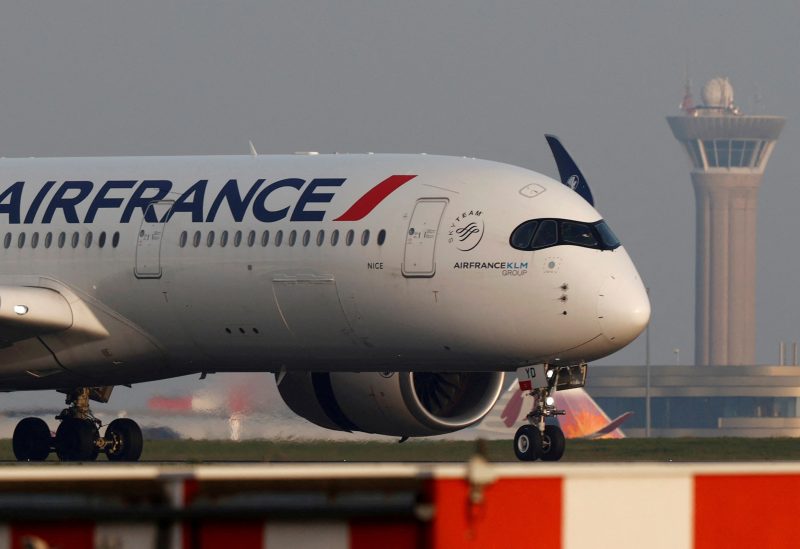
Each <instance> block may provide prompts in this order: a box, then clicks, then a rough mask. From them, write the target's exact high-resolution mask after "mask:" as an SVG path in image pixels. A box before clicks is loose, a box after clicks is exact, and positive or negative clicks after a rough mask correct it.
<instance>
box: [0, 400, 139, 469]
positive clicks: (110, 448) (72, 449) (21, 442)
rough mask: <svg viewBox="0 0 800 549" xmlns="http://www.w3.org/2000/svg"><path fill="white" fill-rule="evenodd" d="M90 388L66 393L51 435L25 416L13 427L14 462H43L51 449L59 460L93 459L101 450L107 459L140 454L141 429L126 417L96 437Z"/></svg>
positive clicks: (40, 422) (128, 458) (98, 424)
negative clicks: (64, 404) (57, 421)
mask: <svg viewBox="0 0 800 549" xmlns="http://www.w3.org/2000/svg"><path fill="white" fill-rule="evenodd" d="M91 391H92V389H89V388H87V387H81V388H79V389H75V390H73V391H70V392H68V393H67V398H66V403H67V405H68V407H67V408H64V410H62V411H61V413H60V414H58V415H57V416H56V419H57V420H60V421H61V424H60V425H59V426H58V429H57V430H56V434H55V436H52V435H51V434H50V428H49V427H48V426H47V423H45V422H44V421H43V420H42V419H39V418H37V417H26V418H25V419H23V420H22V421H20V422H19V423H18V424H17V427H16V428H15V429H14V437H13V439H12V446H13V448H14V455H15V456H16V458H17V460H18V461H44V460H46V459H47V456H48V455H49V454H50V452H51V451H55V453H56V455H57V456H58V459H60V460H61V461H94V460H96V459H97V456H98V455H99V454H100V452H104V453H105V454H106V456H107V457H108V460H109V461H137V460H138V459H139V456H141V455H142V445H143V441H142V430H141V429H140V428H139V425H137V424H136V422H135V421H133V420H131V419H128V418H119V419H115V420H114V421H112V422H111V423H109V424H108V426H107V427H106V431H105V434H104V435H103V436H100V427H101V426H102V424H101V422H100V420H99V419H97V418H96V417H94V415H92V411H91V410H90V409H89V397H90V394H91Z"/></svg>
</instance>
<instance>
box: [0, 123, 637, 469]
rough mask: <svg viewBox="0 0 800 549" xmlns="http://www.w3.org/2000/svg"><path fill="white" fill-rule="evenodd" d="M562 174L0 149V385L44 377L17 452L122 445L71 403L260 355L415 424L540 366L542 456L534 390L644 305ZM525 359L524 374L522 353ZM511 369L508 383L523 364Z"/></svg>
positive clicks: (135, 447)
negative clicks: (56, 399)
mask: <svg viewBox="0 0 800 549" xmlns="http://www.w3.org/2000/svg"><path fill="white" fill-rule="evenodd" d="M548 141H549V142H550V145H551V147H552V148H553V152H554V154H555V156H556V161H557V163H558V167H559V171H560V173H561V179H562V181H563V183H564V184H562V183H559V182H557V181H554V180H552V179H550V178H548V177H546V176H544V175H541V174H538V173H536V172H532V171H529V170H526V169H522V168H518V167H514V166H509V165H505V164H499V163H494V162H488V161H483V160H475V159H469V158H452V157H441V156H427V155H377V154H376V155H372V154H368V155H317V154H312V153H308V154H297V155H283V156H258V155H257V154H255V151H253V154H251V155H249V156H212V157H160V158H159V157H155V158H139V157H129V158H53V159H2V160H0V223H2V231H0V239H2V240H0V254H2V258H3V260H2V262H0V345H2V346H1V347H0V390H2V391H20V390H33V389H55V390H58V391H60V392H62V393H65V394H66V404H67V407H66V408H65V409H64V410H63V411H62V412H61V413H60V414H59V415H58V416H57V417H56V419H57V420H59V421H60V424H59V425H58V428H57V430H56V432H55V436H52V435H51V432H50V429H49V427H48V425H47V424H46V423H45V422H44V421H43V420H41V419H38V418H32V417H31V418H25V419H23V420H22V421H20V422H19V423H18V425H17V427H16V429H15V431H14V436H13V448H14V453H15V455H16V457H17V458H18V459H19V460H31V461H36V460H43V459H46V458H47V456H48V454H49V453H50V452H51V451H55V452H56V454H57V455H58V457H59V458H60V459H61V460H64V461H76V460H92V459H95V458H96V457H97V455H98V453H100V452H103V453H105V454H106V455H107V457H108V459H110V460H114V461H135V460H137V459H138V458H139V456H140V454H141V451H142V437H141V430H140V429H139V427H138V425H137V424H136V423H135V422H134V421H133V420H131V419H128V418H120V419H117V420H114V421H112V422H111V423H110V424H109V425H108V426H107V427H106V429H105V431H104V434H100V429H101V427H103V426H102V425H101V422H100V421H99V420H97V419H96V418H95V417H94V416H93V415H92V412H91V409H90V406H89V401H90V400H95V401H99V402H106V401H107V400H108V398H109V396H110V394H111V390H112V389H113V387H114V386H115V385H130V384H133V383H139V382H144V381H150V380H158V379H166V378H170V377H175V376H181V375H186V374H189V373H200V374H201V375H205V374H206V373H211V372H223V371H264V372H274V373H275V374H276V376H277V379H278V382H279V390H280V394H281V396H282V398H283V399H284V400H285V401H286V403H287V404H288V406H289V407H290V408H291V409H292V410H293V411H295V412H296V413H298V414H299V415H300V416H302V417H304V418H306V419H308V420H310V421H312V422H313V423H316V424H318V425H321V426H323V427H326V428H329V429H338V430H346V431H364V432H369V433H381V434H386V435H396V436H400V437H411V436H429V435H437V434H442V433H447V432H452V431H455V430H458V429H463V428H465V427H468V426H470V425H473V424H475V423H477V422H478V421H480V420H481V419H482V418H483V417H484V416H485V415H486V414H487V413H488V412H489V411H490V410H491V408H492V406H493V405H494V403H495V402H496V401H497V399H498V398H499V397H500V394H501V392H502V389H503V379H504V372H509V371H514V370H517V369H520V368H522V370H520V371H526V372H529V374H528V376H529V377H530V375H534V374H535V372H536V371H538V372H540V376H539V380H540V381H541V383H534V384H533V386H532V387H531V390H532V392H534V393H535V394H536V395H537V397H540V398H538V402H539V403H540V404H539V405H538V406H537V408H536V409H535V410H534V411H533V412H532V413H531V414H529V416H528V424H526V425H524V426H523V427H521V428H520V430H519V431H518V433H517V435H516V436H515V449H516V451H517V454H518V455H519V456H520V459H537V458H542V459H558V458H560V457H561V453H563V447H564V437H563V433H561V432H560V431H559V430H558V429H557V428H556V429H555V430H553V429H552V428H551V427H550V426H547V427H545V424H544V419H545V417H548V416H551V415H553V414H557V413H559V411H558V410H555V407H554V406H553V405H552V399H551V398H549V395H550V392H551V391H552V390H554V389H555V388H556V387H558V389H560V390H563V389H565V388H570V387H575V386H581V385H582V383H583V380H584V379H585V372H586V363H587V362H588V361H590V360H594V359H597V358H600V357H603V356H606V355H608V354H610V353H613V352H614V351H616V350H618V349H620V348H622V347H624V346H625V345H626V344H627V343H629V342H630V341H632V340H633V339H634V338H636V336H638V335H639V333H641V331H642V330H643V329H644V327H645V325H646V324H647V322H648V319H649V315H650V304H649V301H648V298H647V295H646V293H645V290H644V287H643V285H642V282H641V280H640V278H639V275H638V273H637V271H636V268H635V267H634V265H633V263H632V262H631V260H630V258H629V257H628V254H627V253H626V252H625V250H624V248H623V247H622V246H621V245H620V243H619V241H618V240H617V238H616V237H615V236H614V234H613V233H612V232H611V229H610V228H609V227H608V225H607V224H606V222H605V221H603V219H602V218H601V216H600V214H599V213H598V212H597V211H596V210H595V209H594V207H593V206H592V196H591V192H590V191H589V188H588V186H587V185H586V182H585V180H584V179H583V176H582V175H581V174H580V171H579V170H578V169H577V167H576V166H575V165H574V163H573V162H572V160H571V158H570V157H569V155H568V154H567V153H566V151H565V150H564V149H563V148H562V147H561V145H560V143H559V142H558V141H557V140H556V139H555V138H552V137H548ZM531 372H533V373H531ZM528 381H530V380H528Z"/></svg>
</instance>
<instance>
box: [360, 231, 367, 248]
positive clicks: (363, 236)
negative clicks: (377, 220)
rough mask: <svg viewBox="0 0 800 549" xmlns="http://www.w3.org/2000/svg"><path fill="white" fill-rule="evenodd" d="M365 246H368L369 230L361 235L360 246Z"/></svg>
mask: <svg viewBox="0 0 800 549" xmlns="http://www.w3.org/2000/svg"><path fill="white" fill-rule="evenodd" d="M367 244H369V229H367V230H365V231H364V232H363V233H361V245H362V246H366V245H367Z"/></svg>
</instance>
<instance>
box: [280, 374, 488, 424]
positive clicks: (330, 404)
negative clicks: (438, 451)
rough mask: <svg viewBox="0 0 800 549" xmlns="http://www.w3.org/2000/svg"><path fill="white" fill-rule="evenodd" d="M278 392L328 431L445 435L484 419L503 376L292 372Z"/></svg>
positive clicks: (295, 410)
mask: <svg viewBox="0 0 800 549" xmlns="http://www.w3.org/2000/svg"><path fill="white" fill-rule="evenodd" d="M278 379H279V383H278V390H279V391H280V394H281V397H282V398H283V400H284V402H286V404H287V405H288V406H289V408H291V409H292V411H293V412H294V413H296V414H297V415H299V416H301V417H303V418H305V419H307V420H309V421H311V422H312V423H315V424H317V425H319V426H320V427H325V428H326V429H333V430H337V431H361V432H365V433H375V434H381V435H392V436H400V437H420V436H431V435H441V434H445V433H451V432H453V431H458V430H459V429H464V428H466V427H469V426H470V425H474V424H475V423H477V422H479V421H480V420H481V419H483V417H484V416H486V414H488V413H489V411H490V410H491V409H492V407H493V406H494V404H495V402H497V399H498V398H499V397H500V394H501V392H502V390H503V379H504V374H503V373H502V372H446V373H440V372H384V373H377V372H362V373H349V372H348V373H342V372H293V373H287V374H284V375H283V376H279V378H278Z"/></svg>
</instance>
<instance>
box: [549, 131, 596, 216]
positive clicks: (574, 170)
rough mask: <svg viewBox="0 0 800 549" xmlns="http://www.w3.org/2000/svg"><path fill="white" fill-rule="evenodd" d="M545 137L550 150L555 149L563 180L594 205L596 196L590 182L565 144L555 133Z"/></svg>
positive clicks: (554, 155)
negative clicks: (593, 194)
mask: <svg viewBox="0 0 800 549" xmlns="http://www.w3.org/2000/svg"><path fill="white" fill-rule="evenodd" d="M544 137H545V139H547V144H548V145H550V150H551V151H553V157H554V158H555V160H556V166H557V167H558V175H559V177H561V182H562V183H563V184H564V185H566V186H567V187H569V188H570V189H572V190H573V191H575V192H576V193H578V194H579V195H581V196H582V197H583V198H584V199H585V200H586V202H588V203H589V204H591V205H592V206H594V197H593V196H592V190H591V189H590V188H589V183H588V182H587V181H586V178H585V177H584V176H583V174H582V173H581V170H580V169H579V168H578V165H577V164H576V163H575V161H574V160H573V159H572V157H571V156H570V154H569V153H568V152H567V149H565V148H564V145H562V144H561V141H560V140H559V139H558V137H556V136H555V135H549V134H546V135H545V136H544Z"/></svg>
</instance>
